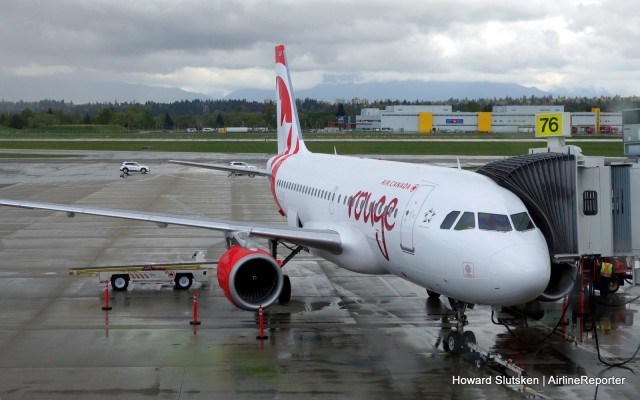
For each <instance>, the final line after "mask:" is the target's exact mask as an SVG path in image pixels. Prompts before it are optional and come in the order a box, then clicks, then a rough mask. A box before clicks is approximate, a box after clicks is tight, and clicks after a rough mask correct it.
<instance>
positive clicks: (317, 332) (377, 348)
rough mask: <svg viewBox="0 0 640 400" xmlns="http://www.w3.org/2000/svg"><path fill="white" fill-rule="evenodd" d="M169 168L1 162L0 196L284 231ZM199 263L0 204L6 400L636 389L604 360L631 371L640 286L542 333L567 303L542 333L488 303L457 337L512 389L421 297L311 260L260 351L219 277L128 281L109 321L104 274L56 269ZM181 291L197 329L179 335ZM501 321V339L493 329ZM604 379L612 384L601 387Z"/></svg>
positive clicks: (179, 245)
mask: <svg viewBox="0 0 640 400" xmlns="http://www.w3.org/2000/svg"><path fill="white" fill-rule="evenodd" d="M197 157H199V156H197V155H189V156H188V158H190V159H193V158H197ZM169 158H182V159H184V158H187V157H184V156H181V155H179V154H175V155H167V154H160V155H159V154H154V153H152V152H146V153H141V154H140V155H136V154H135V153H104V154H101V153H93V154H92V155H90V156H89V157H86V158H84V159H80V158H70V159H62V160H61V159H52V160H46V159H38V160H11V159H5V160H2V161H1V162H0V197H5V198H14V199H29V200H34V201H38V200H40V201H47V202H60V203H77V204H91V205H100V206H105V207H113V208H123V209H135V210H152V211H158V212H170V213H176V214H185V215H193V214H196V215H207V216H211V217H219V218H224V219H240V220H256V221H268V222H281V217H280V216H279V214H278V213H277V210H276V208H275V206H274V205H273V202H272V201H271V198H270V191H269V190H268V182H267V180H266V179H262V178H250V177H228V176H227V174H225V173H218V172H214V171H211V170H199V169H194V168H188V167H184V166H178V165H172V164H166V163H165V160H166V159H169ZM207 158H208V159H210V160H214V159H215V158H218V157H217V155H212V156H208V157H207ZM220 158H222V159H223V162H226V161H228V160H230V159H232V158H233V159H238V160H244V161H248V162H251V163H254V164H258V165H259V164H260V163H262V162H263V160H264V156H260V155H249V156H247V155H244V156H235V157H234V156H230V155H226V156H221V157H220ZM124 160H134V161H137V160H143V161H144V162H145V163H147V164H149V165H150V166H151V168H152V173H151V174H147V175H141V174H132V175H130V176H129V177H127V178H124V179H122V178H120V177H119V172H118V167H119V164H120V161H124ZM453 162H454V163H455V160H454V161H453ZM197 250H206V252H207V256H208V258H210V259H212V260H215V259H217V258H218V257H219V256H220V255H221V254H222V253H223V252H224V240H223V238H222V236H221V235H220V234H219V233H216V232H211V231H206V230H202V229H190V228H183V227H171V226H170V227H168V228H165V229H160V228H158V227H156V226H155V225H153V224H145V223H142V222H135V221H125V220H114V219H107V218H101V217H93V216H77V217H76V218H67V217H66V216H65V214H62V213H51V212H47V211H31V210H23V209H13V208H5V207H0V399H1V400H9V399H112V398H126V399H148V398H157V399H205V398H206V399H218V398H220V399H222V398H224V399H300V398H314V399H343V398H349V399H431V398H446V399H471V398H472V399H503V398H553V399H584V398H597V399H624V398H636V397H637V393H638V392H639V391H640V379H638V377H637V374H638V373H639V372H640V365H639V362H638V359H637V358H635V359H634V360H632V361H631V362H629V363H626V364H625V365H624V368H621V367H615V368H611V367H608V366H607V365H606V364H605V363H604V362H603V361H606V362H609V363H617V362H620V361H621V360H624V359H627V358H629V357H631V356H632V355H633V354H634V352H635V351H636V349H637V348H638V346H639V344H640V329H639V328H638V326H637V325H638V321H637V313H638V309H640V305H639V304H640V302H639V301H638V300H637V299H635V297H636V296H638V295H640V288H638V287H630V286H629V285H625V286H623V287H622V289H621V290H620V291H619V292H618V293H616V294H612V295H611V296H610V298H609V299H608V300H607V302H606V303H607V304H600V303H602V301H600V299H599V298H594V299H595V300H597V301H594V303H593V304H594V306H593V307H589V304H590V303H589V301H588V300H589V299H588V298H587V299H586V302H585V303H584V304H585V305H584V306H583V309H584V314H578V311H580V310H579V308H580V306H579V299H578V298H577V297H576V298H575V299H574V301H573V303H575V304H574V307H573V308H571V304H569V309H568V311H567V313H566V320H567V323H566V324H560V325H559V326H558V329H557V330H556V331H555V332H554V333H551V332H552V330H553V328H554V327H555V326H556V325H557V323H558V321H559V320H560V319H561V317H562V311H563V305H564V304H563V302H562V301H560V302H557V303H547V304H543V305H542V309H541V311H544V315H543V316H542V318H541V319H540V320H538V321H536V320H534V319H532V318H523V317H521V316H512V315H510V314H505V313H492V310H491V308H490V307H485V306H476V307H475V308H474V309H473V310H470V311H468V314H467V315H468V318H469V325H468V326H467V328H466V329H467V330H472V331H473V332H475V335H476V338H477V340H478V344H479V345H480V346H482V347H485V348H486V349H489V350H491V351H495V352H496V353H499V354H503V355H504V356H505V357H507V358H510V359H512V360H513V362H514V364H515V365H517V366H519V367H521V368H524V369H525V370H526V375H525V376H526V377H527V378H529V381H527V382H525V383H526V384H521V383H520V382H515V381H514V380H513V379H511V380H509V379H507V378H506V376H508V374H507V375H506V374H504V373H503V372H502V371H500V369H498V368H495V367H494V366H492V365H490V364H488V365H487V366H485V367H484V368H482V369H478V368H476V366H475V363H474V358H473V357H472V356H470V355H469V354H466V355H463V356H452V355H450V354H448V353H446V352H445V351H444V350H443V346H442V340H443V338H446V336H447V334H448V333H449V331H450V329H451V327H452V326H454V325H455V324H454V321H452V319H451V317H452V315H451V314H450V313H449V312H448V311H447V310H446V308H445V307H444V306H443V305H442V303H441V301H439V300H435V301H433V300H428V299H427V296H426V293H425V291H424V290H423V289H421V288H420V287H417V286H415V285H413V284H411V283H408V282H406V281H403V280H401V279H399V278H395V277H389V276H364V275H358V274H355V273H353V272H349V271H346V270H342V269H339V268H337V267H336V266H334V265H333V264H331V263H329V262H326V261H323V260H321V259H318V258H315V257H313V256H311V255H308V254H301V255H299V256H298V257H296V258H295V259H294V261H293V262H291V263H289V264H288V265H287V267H286V272H287V273H288V274H289V275H290V276H291V281H292V287H293V290H292V300H291V302H290V303H289V304H287V305H277V306H274V307H272V308H270V309H268V310H267V311H266V312H265V327H266V334H267V335H268V336H269V338H268V339H267V340H262V341H261V340H256V336H257V335H258V334H259V327H258V319H257V315H255V314H254V313H248V312H245V311H241V310H239V309H236V308H235V307H234V306H233V305H231V304H230V303H229V302H228V301H227V300H226V299H225V298H224V295H223V294H222V292H221V290H220V289H219V288H218V286H217V283H216V282H211V283H209V284H207V285H205V286H200V285H194V287H193V288H192V290H189V291H173V290H171V288H169V287H161V286H160V285H132V286H131V287H130V289H129V290H128V291H126V292H116V293H114V292H112V293H111V294H110V302H111V304H110V305H111V306H112V307H113V309H112V310H111V311H108V312H105V311H102V310H101V307H102V304H103V293H104V286H103V285H102V284H100V283H99V282H98V279H97V278H95V277H91V276H86V275H81V276H68V274H67V271H68V269H69V268H74V267H84V266H92V267H95V266H104V265H119V264H136V263H167V262H176V261H186V260H189V259H190V257H191V255H192V254H193V253H194V252H195V251H197ZM193 291H196V292H197V294H198V296H199V299H198V319H199V320H200V322H201V324H200V325H196V326H194V325H190V324H189V322H190V321H191V320H192V317H193V314H192V309H193V307H192V306H193V301H192V294H193ZM596 293H597V292H596ZM570 303H571V302H570ZM498 318H504V319H508V322H510V325H509V328H507V327H505V326H503V325H499V324H494V323H493V322H492V320H497V319H498ZM596 338H597V341H598V343H597V344H596ZM598 350H599V352H600V355H601V357H602V359H603V360H602V361H601V360H599V358H598V354H597V353H598ZM601 378H617V379H618V381H617V383H616V381H614V380H612V379H609V381H608V382H606V383H607V384H600V385H596V384H595V383H596V382H595V381H596V379H601ZM570 379H577V380H578V381H577V382H572V381H570ZM601 383H602V381H601Z"/></svg>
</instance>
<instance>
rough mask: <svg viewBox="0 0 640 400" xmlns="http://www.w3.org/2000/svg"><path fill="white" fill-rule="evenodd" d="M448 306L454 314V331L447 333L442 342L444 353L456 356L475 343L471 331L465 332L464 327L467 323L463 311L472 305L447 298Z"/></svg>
mask: <svg viewBox="0 0 640 400" xmlns="http://www.w3.org/2000/svg"><path fill="white" fill-rule="evenodd" d="M448 300H449V306H450V307H451V309H452V310H453V311H455V312H456V321H457V322H456V329H455V330H452V331H451V332H449V335H448V336H447V339H446V340H444V341H443V342H442V347H443V348H444V350H445V351H447V352H449V353H451V354H454V355H458V354H461V353H463V352H466V351H468V350H469V344H471V343H474V344H475V343H476V335H475V334H474V333H473V332H472V331H465V330H464V326H465V325H467V324H468V323H469V322H468V321H467V316H466V315H465V311H466V310H467V307H469V308H473V304H468V303H464V302H462V301H459V300H454V299H452V298H448Z"/></svg>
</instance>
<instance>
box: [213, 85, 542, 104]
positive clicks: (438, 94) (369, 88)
mask: <svg viewBox="0 0 640 400" xmlns="http://www.w3.org/2000/svg"><path fill="white" fill-rule="evenodd" d="M294 90H295V89H294ZM295 94H296V97H298V98H312V99H317V100H326V101H335V100H336V99H345V100H351V99H353V98H356V97H357V98H360V99H368V100H386V99H390V100H407V101H414V100H423V101H446V100H448V99H451V98H454V99H465V98H467V99H480V98H485V99H487V98H488V99H492V98H498V99H499V98H505V97H522V96H526V97H530V96H547V95H549V94H550V93H547V92H544V91H542V90H540V89H537V88H529V87H525V86H521V85H518V84H515V83H492V82H437V81H427V82H425V81H398V82H378V83H374V82H372V83H344V84H335V83H323V84H320V85H317V86H315V87H313V88H311V89H306V90H296V91H295ZM274 97H275V94H274V91H273V90H261V89H243V90H238V91H235V92H232V93H230V94H229V95H227V96H225V98H226V99H246V100H249V101H263V100H265V99H273V98H274Z"/></svg>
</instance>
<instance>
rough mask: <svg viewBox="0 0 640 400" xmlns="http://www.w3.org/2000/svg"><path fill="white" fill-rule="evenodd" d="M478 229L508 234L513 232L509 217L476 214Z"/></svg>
mask: <svg viewBox="0 0 640 400" xmlns="http://www.w3.org/2000/svg"><path fill="white" fill-rule="evenodd" d="M478 228H480V229H482V230H485V231H498V232H509V231H511V230H513V228H512V227H511V222H509V217H507V216H506V215H503V214H490V213H478Z"/></svg>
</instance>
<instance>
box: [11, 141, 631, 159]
mask: <svg viewBox="0 0 640 400" xmlns="http://www.w3.org/2000/svg"><path fill="white" fill-rule="evenodd" d="M577 145H578V146H579V147H581V148H582V151H583V154H585V155H591V156H608V157H621V156H623V146H622V142H621V141H620V142H599V141H594V142H580V143H577ZM307 147H308V148H309V150H311V151H314V152H318V153H333V152H334V149H335V151H337V152H338V154H374V155H375V154H406V155H487V156H514V155H521V154H526V153H527V152H528V149H529V148H532V147H546V145H545V144H544V142H539V141H529V140H523V141H503V142H498V141H491V142H489V141H487V142H466V141H456V140H452V141H431V140H416V141H393V140H387V141H344V140H329V141H322V142H314V141H309V142H307ZM0 149H12V150H87V151H91V150H93V151H163V152H212V153H275V152H276V143H275V141H272V140H253V141H237V140H229V141H226V140H224V141H199V142H193V141H154V140H144V141H125V140H119V141H109V140H100V141H82V140H74V141H65V140H55V141H46V140H42V141H40V140H32V141H6V140H5V141H3V140H0ZM24 153H25V154H27V153H28V151H24Z"/></svg>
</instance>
